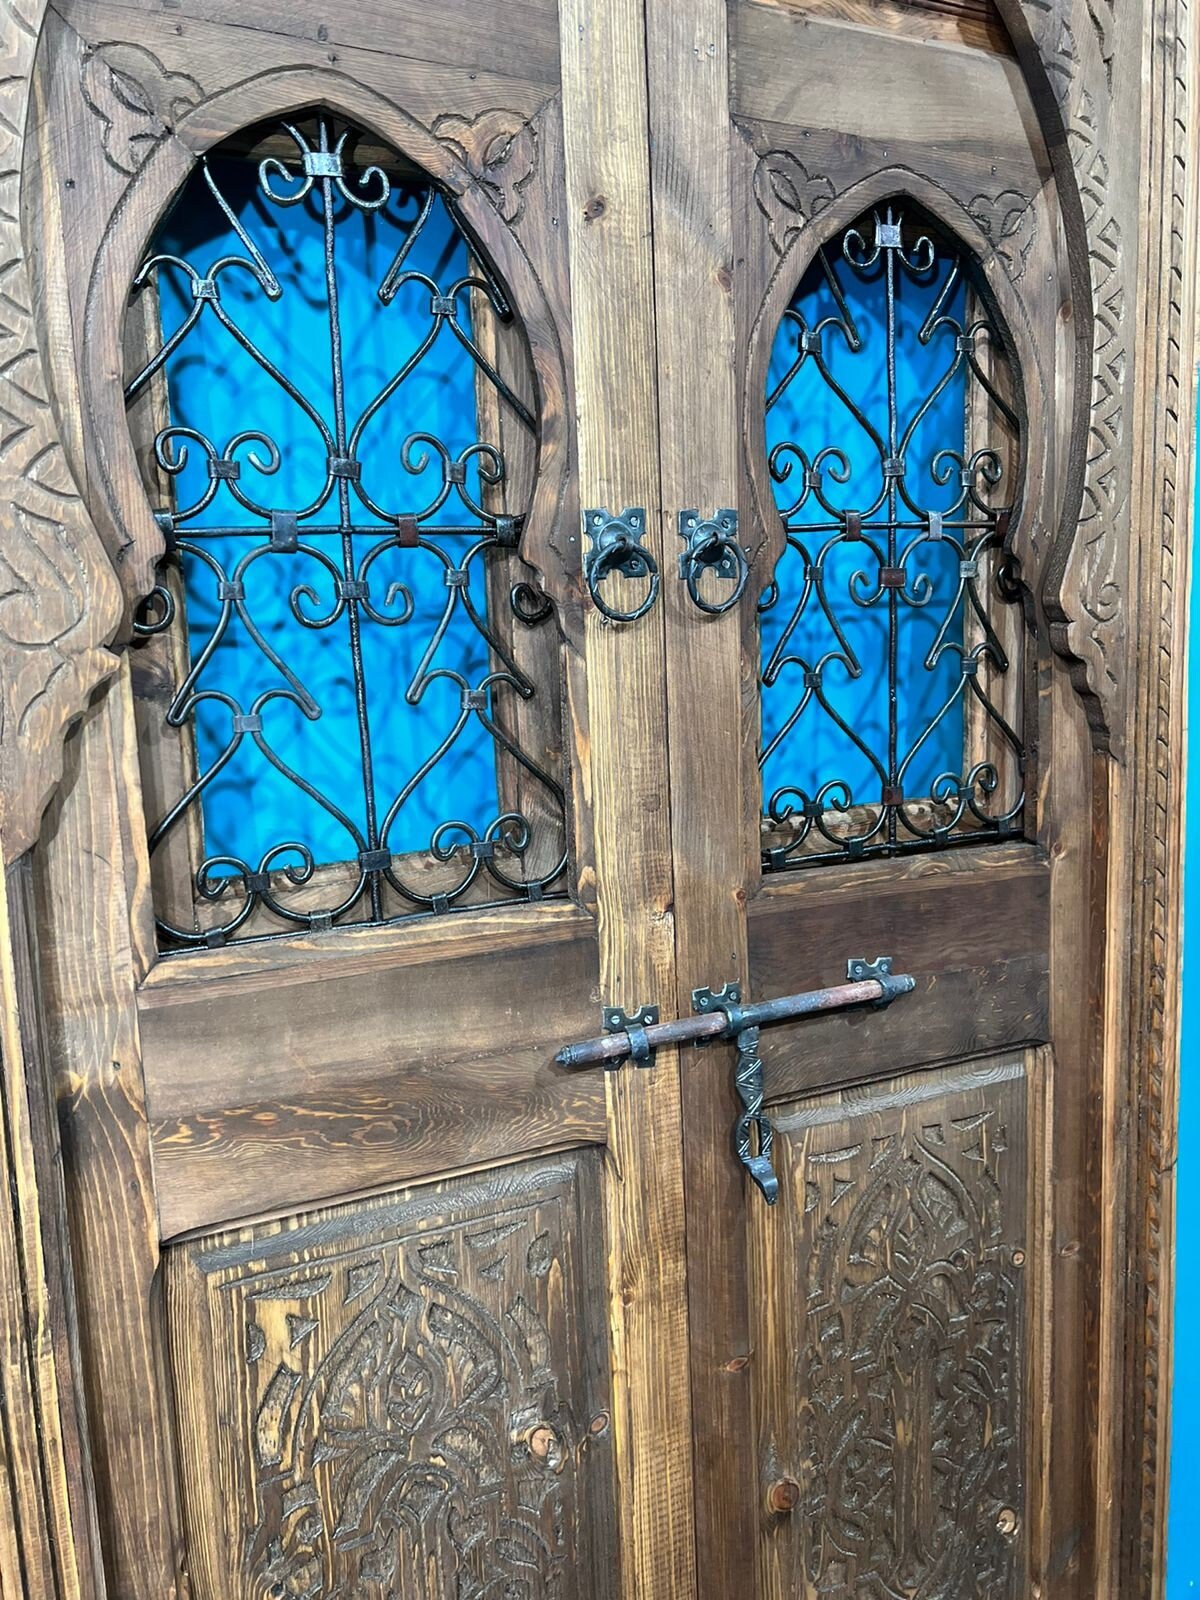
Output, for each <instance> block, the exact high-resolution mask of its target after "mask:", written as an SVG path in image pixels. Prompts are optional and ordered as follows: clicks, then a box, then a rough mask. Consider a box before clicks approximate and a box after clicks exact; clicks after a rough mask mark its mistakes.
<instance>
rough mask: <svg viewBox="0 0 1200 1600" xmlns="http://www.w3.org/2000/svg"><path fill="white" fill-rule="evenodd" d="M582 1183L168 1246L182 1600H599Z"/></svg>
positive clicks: (593, 1320) (604, 1572)
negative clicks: (335, 1597)
mask: <svg viewBox="0 0 1200 1600" xmlns="http://www.w3.org/2000/svg"><path fill="white" fill-rule="evenodd" d="M599 1178H600V1161H599V1157H598V1155H596V1154H585V1155H576V1156H573V1157H569V1158H563V1159H562V1160H561V1161H557V1162H551V1163H537V1164H535V1165H531V1166H524V1167H507V1168H503V1169H501V1170H500V1171H498V1172H496V1173H494V1174H493V1175H491V1176H489V1177H487V1178H474V1179H455V1180H452V1181H449V1182H447V1183H444V1184H438V1185H436V1186H432V1187H426V1188H420V1189H413V1190H408V1191H400V1192H397V1193H393V1194H389V1195H386V1196H380V1197H379V1198H378V1199H375V1200H371V1201H366V1202H363V1203H360V1204H356V1205H350V1206H338V1207H334V1208H332V1209H327V1210H324V1211H317V1212H308V1213H305V1214H301V1215H299V1216H295V1217H292V1218H289V1219H288V1221H287V1222H286V1223H279V1224H268V1225H266V1226H262V1227H257V1228H253V1229H243V1230H240V1231H237V1232H233V1233H222V1234H216V1235H207V1236H205V1237H204V1238H202V1239H197V1240H195V1241H193V1242H191V1243H189V1244H186V1245H179V1246H176V1247H174V1248H173V1249H172V1250H171V1251H170V1252H169V1254H168V1257H167V1295H168V1301H169V1305H170V1311H171V1316H170V1325H171V1333H172V1358H173V1364H174V1371H175V1384H176V1392H177V1394H178V1397H179V1407H180V1411H181V1414H182V1415H183V1417H185V1418H186V1427H185V1430H184V1432H185V1437H186V1439H187V1441H188V1443H187V1446H186V1448H185V1453H184V1476H185V1483H186V1485H187V1491H188V1492H187V1496H186V1503H187V1508H188V1526H189V1534H190V1549H191V1552H192V1573H193V1593H194V1594H195V1595H196V1596H197V1600H225V1597H227V1596H228V1597H232V1596H234V1595H237V1596H245V1597H246V1600H250V1597H251V1596H256V1595H260V1594H263V1593H271V1592H275V1591H278V1592H281V1593H304V1592H308V1593H312V1592H320V1593H325V1594H334V1593H345V1594H347V1595H362V1596H364V1600H365V1597H366V1596H367V1595H374V1594H396V1595H410V1594H411V1595H413V1596H416V1595H418V1594H420V1595H426V1594H428V1595H431V1596H432V1595H450V1594H456V1593H463V1592H466V1591H468V1590H469V1589H470V1588H474V1589H475V1590H476V1592H477V1593H480V1594H482V1593H484V1592H486V1591H487V1589H489V1588H491V1589H496V1587H497V1585H499V1586H500V1590H501V1592H502V1590H503V1587H504V1586H505V1584H506V1582H507V1583H510V1584H511V1585H512V1586H513V1587H514V1589H516V1588H519V1589H522V1590H524V1592H526V1593H530V1594H538V1595H543V1594H544V1595H549V1594H561V1595H564V1596H566V1595H570V1596H571V1597H572V1600H613V1597H615V1596H616V1594H617V1587H616V1585H617V1577H618V1564H617V1560H616V1552H615V1549H614V1535H615V1523H614V1517H613V1504H614V1500H613V1490H612V1467H613V1462H612V1454H613V1451H612V1426H611V1418H610V1407H609V1396H608V1389H609V1374H608V1363H607V1358H606V1344H607V1341H606V1338H605V1327H604V1321H605V1319H604V1288H603V1285H604V1253H603V1248H602V1239H601V1232H602V1230H601V1228H600V1226H599V1222H600V1215H599V1209H598V1204H599V1194H598V1184H599ZM231 1435H232V1438H233V1440H234V1441H236V1444H235V1447H234V1448H230V1444H229V1439H230V1436H231Z"/></svg>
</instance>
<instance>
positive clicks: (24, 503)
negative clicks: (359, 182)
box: [0, 0, 121, 861]
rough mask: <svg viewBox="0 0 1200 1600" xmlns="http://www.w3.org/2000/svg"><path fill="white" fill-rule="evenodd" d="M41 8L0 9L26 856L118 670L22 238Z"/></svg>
mask: <svg viewBox="0 0 1200 1600" xmlns="http://www.w3.org/2000/svg"><path fill="white" fill-rule="evenodd" d="M45 12H46V0H24V3H22V0H0V40H2V41H3V55H2V56H0V503H2V504H3V506H4V511H5V514H4V521H3V525H2V526H0V652H2V654H3V658H4V671H3V672H2V673H0V685H2V687H0V835H2V839H3V850H4V859H5V860H6V861H13V860H15V859H16V858H17V857H18V856H21V855H23V854H24V852H25V851H26V850H28V849H29V847H30V845H32V843H33V842H34V840H35V839H36V837H37V833H38V828H39V825H40V823H41V818H42V813H43V811H44V810H45V808H46V805H47V803H48V801H49V800H50V797H51V795H52V794H53V793H54V790H55V788H56V787H57V785H58V783H59V780H60V779H61V777H62V762H63V740H64V738H65V735H66V731H67V729H68V728H69V726H70V725H71V723H72V722H74V721H75V720H76V719H77V718H78V717H79V716H80V715H81V714H82V712H83V711H84V709H85V708H86V706H87V703H88V700H89V698H90V697H91V695H92V692H93V691H94V690H95V688H96V687H97V685H98V684H100V683H102V682H103V681H104V680H105V679H106V678H107V677H109V676H110V675H111V673H113V672H114V671H115V670H116V666H117V657H116V656H115V655H114V654H113V652H112V651H111V650H109V649H107V648H106V646H107V645H108V644H109V643H110V641H111V640H112V638H113V636H114V635H115V633H116V630H117V627H118V626H119V623H120V619H121V595H120V586H119V584H118V582H117V578H116V574H115V573H114V571H113V568H112V564H111V562H110V561H109V558H108V555H107V553H106V552H105V549H104V546H103V545H102V543H101V542H100V539H99V537H98V535H97V533H96V530H95V528H94V526H93V524H92V521H91V518H90V517H89V516H88V514H87V512H86V510H85V508H84V505H83V501H82V499H81V498H80V495H79V491H78V489H77V486H76V484H75V482H74V479H73V477H72V475H71V472H70V469H69V468H68V466H67V461H66V457H65V455H64V454H63V448H62V441H61V438H60V436H59V429H58V424H57V422H56V420H55V416H54V411H53V408H52V406H51V403H50V397H49V388H48V385H47V383H46V380H45V374H44V371H43V367H42V358H41V354H40V351H39V347H38V340H37V332H36V323H35V306H34V302H33V293H32V284H31V282H30V275H29V270H28V266H27V254H26V249H25V244H24V240H23V238H22V232H21V217H22V199H23V196H22V192H21V173H22V154H23V150H24V143H25V130H26V125H27V122H28V119H29V114H30V80H31V76H32V73H33V63H34V57H35V55H36V52H37V43H38V38H39V35H40V33H41V27H42V21H43V18H44V16H45Z"/></svg>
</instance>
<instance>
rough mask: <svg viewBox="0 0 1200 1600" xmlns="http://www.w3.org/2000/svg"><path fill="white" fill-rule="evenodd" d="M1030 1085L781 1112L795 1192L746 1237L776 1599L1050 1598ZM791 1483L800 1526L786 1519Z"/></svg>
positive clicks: (940, 1077)
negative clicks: (1032, 1355)
mask: <svg viewBox="0 0 1200 1600" xmlns="http://www.w3.org/2000/svg"><path fill="white" fill-rule="evenodd" d="M1028 1070H1029V1063H1028V1061H1027V1059H1026V1058H1025V1057H1024V1056H1023V1055H1021V1054H1017V1055H1015V1056H1014V1055H1007V1056H999V1057H995V1058H993V1059H991V1060H984V1061H977V1062H973V1063H971V1064H969V1065H964V1066H962V1067H956V1068H948V1069H945V1070H943V1071H941V1072H925V1073H920V1074H916V1075H913V1076H911V1077H907V1078H896V1079H893V1080H891V1081H889V1082H887V1083H882V1084H878V1085H875V1086H873V1087H872V1088H870V1089H868V1090H861V1091H858V1090H852V1091H848V1092H843V1093H841V1094H821V1095H818V1096H816V1097H814V1098H813V1099H810V1100H807V1101H804V1102H802V1103H800V1104H791V1105H788V1106H786V1107H782V1108H780V1110H778V1111H777V1112H776V1114H775V1118H774V1122H775V1129H776V1134H775V1137H776V1145H777V1148H778V1150H779V1156H778V1161H779V1164H780V1169H781V1171H782V1172H783V1173H785V1174H786V1180H785V1193H784V1195H783V1196H782V1197H781V1200H780V1204H779V1205H778V1207H776V1208H775V1209H774V1210H770V1211H769V1210H768V1209H767V1208H766V1207H765V1206H761V1205H758V1206H754V1207H753V1208H752V1209H751V1211H750V1214H749V1219H748V1220H749V1231H750V1239H751V1244H750V1250H751V1258H752V1267H751V1273H750V1283H751V1288H752V1294H753V1302H752V1303H753V1308H754V1310H753V1337H754V1348H755V1363H754V1388H755V1406H756V1415H757V1417H758V1419H759V1421H758V1428H759V1434H758V1463H757V1465H758V1485H757V1487H758V1497H757V1498H758V1505H757V1507H756V1510H757V1513H758V1524H759V1541H758V1543H759V1549H758V1571H759V1587H758V1593H759V1594H760V1595H761V1596H762V1597H763V1600H788V1597H790V1596H793V1595H797V1594H800V1593H805V1592H810V1593H819V1592H821V1591H822V1590H824V1591H826V1592H829V1593H838V1592H843V1593H846V1594H851V1593H854V1592H855V1591H856V1590H858V1591H860V1592H864V1591H865V1592H869V1591H870V1589H871V1588H873V1587H874V1588H877V1589H879V1590H880V1591H881V1592H886V1591H887V1590H888V1589H892V1590H893V1591H898V1592H901V1593H903V1592H909V1593H914V1594H921V1595H923V1596H928V1597H929V1600H1024V1597H1025V1596H1028V1595H1030V1594H1032V1593H1035V1592H1036V1591H1034V1590H1032V1589H1031V1588H1030V1587H1029V1555H1028V1551H1029V1521H1030V1499H1031V1484H1030V1481H1029V1470H1028V1461H1029V1456H1028V1447H1029V1437H1030V1428H1031V1420H1032V1413H1033V1411H1034V1410H1035V1407H1036V1405H1037V1402H1038V1398H1039V1394H1038V1389H1037V1388H1036V1387H1035V1385H1034V1384H1033V1383H1031V1381H1030V1380H1031V1376H1032V1370H1031V1366H1030V1363H1029V1358H1028V1354H1027V1352H1028V1348H1029V1304H1030V1299H1031V1294H1030V1282H1031V1280H1034V1281H1036V1278H1037V1275H1038V1272H1039V1270H1040V1266H1041V1260H1042V1248H1041V1240H1040V1238H1039V1230H1038V1219H1037V1214H1036V1212H1033V1211H1032V1210H1031V1207H1030V1193H1029V1188H1028V1173H1029V1164H1030V1159H1031V1154H1032V1146H1033V1142H1034V1141H1035V1140H1036V1138H1037V1130H1036V1129H1035V1128H1034V1127H1031V1125H1030V1121H1029V1105H1030V1101H1031V1099H1032V1097H1031V1096H1030V1095H1029V1093H1028V1087H1027V1077H1028ZM788 1483H793V1484H795V1485H797V1486H798V1494H797V1497H796V1500H795V1505H794V1509H793V1508H789V1507H788V1504H787V1499H786V1498H784V1499H782V1500H781V1499H780V1498H779V1497H778V1495H776V1497H775V1499H774V1504H773V1503H772V1489H773V1487H774V1486H775V1485H779V1484H785V1485H786V1484H788ZM1033 1493H1036V1490H1033ZM776 1506H779V1507H781V1509H775V1507H776Z"/></svg>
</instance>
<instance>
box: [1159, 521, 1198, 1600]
mask: <svg viewBox="0 0 1200 1600" xmlns="http://www.w3.org/2000/svg"><path fill="white" fill-rule="evenodd" d="M1195 511H1196V524H1195V525H1196V527H1197V528H1198V529H1200V494H1198V495H1197V498H1196V506H1195ZM1190 612H1191V637H1190V641H1189V650H1190V654H1189V658H1188V704H1189V706H1190V709H1191V718H1190V722H1191V734H1190V742H1189V746H1188V763H1187V801H1186V803H1187V825H1186V832H1185V835H1184V880H1183V892H1184V901H1183V911H1184V914H1183V1015H1182V1018H1181V1036H1180V1049H1179V1162H1178V1166H1177V1169H1176V1187H1175V1205H1176V1231H1175V1377H1174V1393H1173V1396H1172V1405H1171V1503H1170V1513H1169V1519H1168V1523H1167V1600H1183V1596H1185V1595H1191V1594H1194V1593H1196V1592H1197V1591H1198V1590H1200V1445H1198V1442H1197V1441H1200V1365H1198V1364H1197V1362H1196V1358H1195V1343H1196V1339H1195V1328H1196V1324H1197V1320H1198V1319H1200V1263H1198V1262H1197V1259H1196V1231H1197V1228H1196V1224H1197V1219H1198V1218H1200V1083H1197V1082H1196V1077H1195V1067H1194V1063H1195V1060H1196V1053H1197V1050H1198V1049H1200V1002H1198V1000H1197V994H1196V983H1197V981H1200V647H1198V643H1197V633H1196V630H1197V627H1198V626H1200V561H1198V560H1196V559H1195V556H1194V555H1193V560H1192V581H1191V599H1190Z"/></svg>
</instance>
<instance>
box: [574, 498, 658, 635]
mask: <svg viewBox="0 0 1200 1600" xmlns="http://www.w3.org/2000/svg"><path fill="white" fill-rule="evenodd" d="M583 531H584V533H585V534H586V536H587V539H588V548H587V550H586V551H585V553H584V557H583V576H584V579H585V580H586V582H587V586H588V593H589V594H590V595H591V597H592V603H593V605H594V606H595V607H596V609H597V611H599V612H600V614H601V616H603V617H605V618H607V620H608V621H609V622H636V621H637V620H638V618H639V617H644V616H645V615H646V613H647V611H649V610H650V608H651V606H652V605H653V604H654V602H655V601H656V600H657V599H658V591H659V587H660V585H661V581H662V579H661V575H660V573H659V570H658V562H657V561H656V560H655V559H654V553H653V551H651V550H647V548H646V546H645V545H644V544H643V542H642V541H643V540H644V539H645V537H646V512H645V509H644V508H643V507H642V506H626V507H625V509H624V511H622V512H621V514H620V516H614V515H613V514H612V513H611V512H609V511H606V510H604V508H603V507H594V508H592V509H591V510H588V511H585V512H584V513H583ZM614 573H619V574H620V575H621V577H623V578H644V579H647V580H649V581H648V585H647V589H646V593H645V595H644V596H643V597H642V599H641V600H640V601H639V602H638V603H637V604H636V605H634V606H633V607H632V608H631V609H629V610H627V611H625V610H621V609H620V608H619V607H617V606H612V605H609V603H608V601H607V600H606V599H605V598H604V595H603V592H602V590H603V586H604V583H605V580H606V579H607V578H609V577H611V576H612V575H613V574H614Z"/></svg>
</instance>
